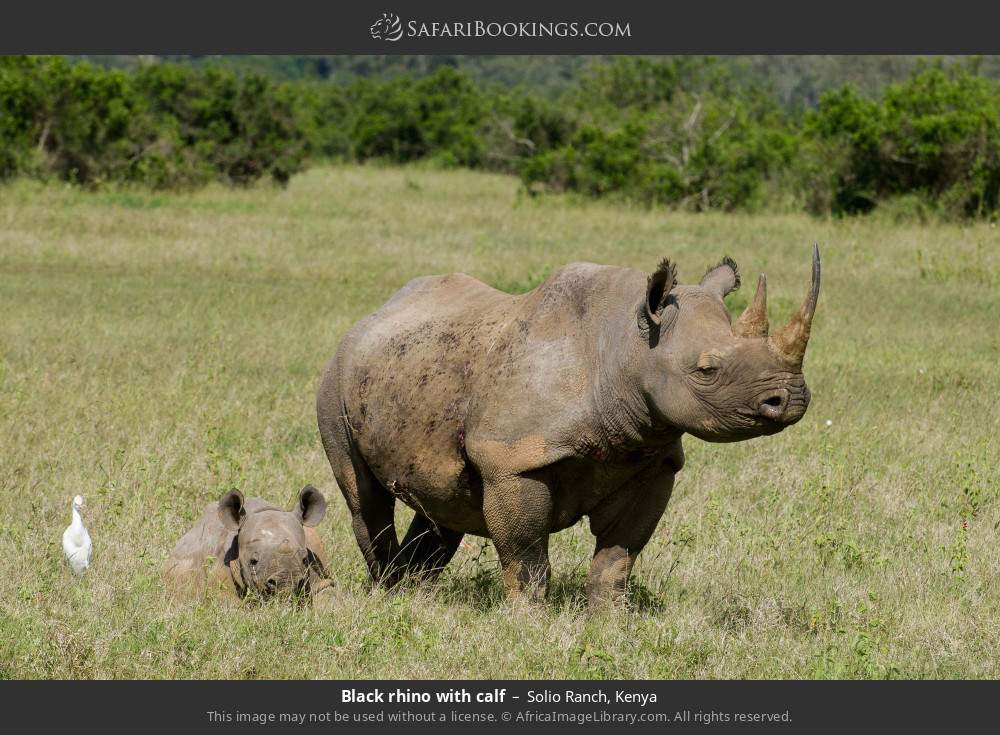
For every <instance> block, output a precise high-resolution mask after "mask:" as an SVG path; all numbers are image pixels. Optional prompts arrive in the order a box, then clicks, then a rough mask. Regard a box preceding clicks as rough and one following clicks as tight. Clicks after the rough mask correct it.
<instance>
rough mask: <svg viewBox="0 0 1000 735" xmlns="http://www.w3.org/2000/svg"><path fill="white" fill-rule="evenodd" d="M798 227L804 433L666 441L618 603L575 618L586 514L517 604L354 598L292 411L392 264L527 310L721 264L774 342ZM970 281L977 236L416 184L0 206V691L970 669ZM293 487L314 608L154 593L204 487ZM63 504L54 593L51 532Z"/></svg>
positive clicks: (976, 388)
mask: <svg viewBox="0 0 1000 735" xmlns="http://www.w3.org/2000/svg"><path fill="white" fill-rule="evenodd" d="M813 240H818V241H819V242H820V243H821V246H822V248H823V258H824V274H823V277H824V281H823V293H822V296H821V299H820V305H819V309H818V312H817V317H816V322H815V325H814V337H813V341H812V344H811V345H810V352H809V355H808V356H807V364H806V376H807V379H808V381H809V384H810V387H811V388H812V390H813V393H814V402H813V405H812V407H811V408H810V411H809V413H808V414H807V416H806V418H805V419H804V420H803V421H802V422H801V423H800V424H798V425H797V426H795V427H793V428H792V429H790V430H788V431H786V432H785V433H783V434H781V435H778V436H776V437H771V438H764V439H760V440H755V441H752V442H747V443H742V444H733V445H708V444H704V443H702V442H699V441H698V440H694V439H689V440H688V441H687V444H686V449H687V451H688V464H687V467H686V468H685V469H684V471H683V472H682V473H681V475H680V476H679V479H678V483H677V489H676V491H675V495H674V499H673V500H672V502H671V504H670V506H669V508H668V510H667V514H666V515H665V516H664V518H663V520H662V522H661V524H660V527H659V528H658V529H657V532H656V534H655V537H654V540H653V541H652V543H651V544H650V545H649V547H647V549H646V551H645V552H644V555H643V557H642V558H641V560H640V563H639V567H638V570H637V573H636V575H635V577H634V584H633V586H632V589H631V592H630V597H629V609H628V610H627V611H625V612H623V613H621V614H616V615H610V616H607V617H602V618H597V619H593V620H588V617H587V615H586V611H585V609H584V607H583V600H582V597H583V590H582V584H583V574H584V571H585V570H586V565H587V562H588V557H589V554H590V551H591V540H590V537H589V534H588V532H587V529H586V528H585V526H583V525H581V526H579V527H576V528H574V529H572V530H570V531H567V532H564V533H562V534H559V535H558V536H556V537H555V539H554V543H553V563H554V568H555V575H556V576H555V580H554V585H553V589H552V591H551V594H550V599H549V601H548V603H547V605H546V606H545V607H543V608H532V609H525V608H521V607H512V606H511V605H510V604H509V603H507V602H505V601H504V600H503V599H502V595H501V594H500V584H499V579H498V575H497V572H496V558H495V556H494V555H493V553H492V549H491V548H490V547H489V545H488V544H485V543H483V542H482V541H481V540H478V539H471V538H470V539H469V543H468V544H467V546H466V547H465V548H463V549H462V551H461V552H460V553H459V555H458V557H457V558H456V559H455V561H454V562H453V564H452V566H451V567H450V568H449V570H448V572H447V573H446V574H445V576H444V578H443V579H442V582H441V584H440V586H439V587H438V588H436V589H408V590H403V591H401V592H399V593H398V594H393V595H385V594H382V593H374V594H369V593H368V592H367V590H366V587H365V584H364V573H363V567H362V562H361V557H360V554H359V553H358V551H357V548H356V546H355V543H354V540H353V537H352V535H351V532H350V529H349V525H348V522H347V515H346V513H345V511H344V509H343V507H342V503H341V500H340V497H339V493H338V491H337V490H336V486H335V484H334V482H333V479H332V475H331V473H330V470H329V467H328V466H327V464H326V460H325V458H324V456H323V453H322V450H321V448H320V445H319V439H318V433H317V431H316V428H315V417H314V410H313V395H314V390H315V385H316V381H317V379H318V376H319V372H320V370H321V368H322V366H323V364H324V362H325V361H326V360H327V358H328V357H329V356H330V355H331V354H332V352H333V350H334V348H335V346H336V344H337V340H338V338H339V337H340V335H341V334H342V333H343V332H344V331H345V330H346V329H347V327H348V326H349V325H350V324H351V323H353V322H354V321H355V320H356V319H358V318H359V317H361V316H363V315H364V314H366V313H368V312H370V311H371V310H373V309H374V308H376V307H377V306H378V305H379V304H380V303H381V302H382V301H384V300H385V299H386V298H387V297H388V296H389V295H390V294H391V293H392V292H393V291H394V290H395V289H397V288H398V287H399V286H401V285H402V284H403V283H404V282H405V281H407V280H408V279H409V278H411V277H413V276H416V275H421V274H428V273H440V272H447V271H464V272H467V273H470V274H472V275H475V276H477V277H479V278H482V279H484V280H486V281H487V282H490V283H493V284H495V285H497V286H499V287H502V288H505V289H508V290H526V289H528V288H530V287H532V286H534V285H535V284H537V283H538V282H539V281H540V279H541V278H542V277H543V276H544V275H545V274H546V273H548V272H549V270H551V269H552V268H554V267H558V266H559V265H562V264H564V263H566V262H569V261H573V260H592V261H597V262H605V263H615V264H622V265H631V266H636V267H641V268H647V269H648V268H650V267H652V266H653V265H654V264H655V263H656V262H657V261H658V260H659V259H660V258H661V257H663V256H664V255H669V256H670V257H671V258H672V259H674V260H676V261H677V262H678V263H679V265H680V277H681V280H682V281H683V280H685V279H694V278H697V277H698V276H700V275H701V273H702V272H703V270H704V269H705V267H706V266H707V265H709V264H711V263H714V262H717V261H718V260H719V258H720V257H721V255H722V254H724V253H728V254H730V255H732V256H733V257H735V259H736V260H737V261H738V262H739V263H740V264H741V266H742V267H743V270H744V273H745V274H748V276H749V275H752V274H755V273H756V272H757V271H758V270H766V272H767V274H768V277H769V282H770V286H771V293H772V310H771V317H772V321H776V320H779V319H783V318H784V317H786V316H787V315H788V313H789V312H790V311H791V309H792V308H793V307H794V306H795V305H797V304H798V302H799V300H800V299H801V297H802V294H803V293H804V290H805V288H806V285H807V272H808V265H809V245H810V243H811V242H812V241H813ZM745 280H747V281H750V282H752V278H747V279H745ZM998 289H1000V233H998V230H997V229H995V228H993V227H991V226H989V225H985V224H980V225H974V226H969V227H961V226H954V225H920V224H916V223H909V224H894V223H892V222H889V221H886V220H873V219H867V220H846V221H830V222H823V221H817V220H813V219H809V218H807V217H805V216H799V215H787V216H786V215H775V216H743V215H687V214H675V213H671V212H665V211H656V210H654V211H649V210H644V209H633V208H628V207H623V206H614V205H609V204H600V203H587V204H581V203H579V202H574V201H571V200H567V199H559V198H552V199H544V200H533V199H530V198H526V197H522V196H521V195H519V193H518V185H517V183H516V181H514V180H513V179H509V178H505V177H500V176H491V175H482V174H475V173H468V172H437V171H430V170H423V169H378V168H361V167H345V168H321V169H315V170H313V171H310V172H308V173H306V174H303V175H301V176H299V177H297V178H295V179H294V180H293V181H292V183H291V186H290V187H289V188H288V189H287V190H283V191H282V190H276V189H271V188H267V187H260V188H256V189H252V190H245V191H242V190H238V191H233V190H227V189H222V188H215V187H213V188H209V189H206V190H203V191H200V192H197V193H192V194H162V195H161V194H149V193H135V192H104V193H86V192H82V191H79V190H76V189H69V188H64V187H61V186H56V185H50V186H41V185H37V184H32V183H27V182H19V183H16V184H14V185H11V186H7V187H4V188H0V503H2V511H0V677H88V678H89V677H141V678H158V677H228V678H240V677H269V678H271V677H274V678H280V677H514V678H520V677H588V676H595V677H635V678H646V677H649V678H657V677H884V676H899V677H998V676H1000V663H998V656H997V651H998V650H1000V622H998V621H1000V589H998V585H1000V582H998V580H1000V551H998V550H1000V544H998V543H997V534H998V525H1000V502H998V495H1000V480H998V476H997V457H998V456H1000V452H998V449H1000V439H998V435H1000V407H998V400H997V398H998V395H1000V369H998V363H1000V330H998V327H997V324H998V323H1000V290H998ZM748 290H749V289H744V290H743V291H741V292H740V293H738V294H736V295H735V296H734V297H732V298H731V307H732V308H733V309H734V310H735V309H739V308H741V307H742V305H743V304H744V303H745V301H746V299H747V298H748V293H747V291H748ZM828 420H829V421H831V422H832V424H831V425H830V426H827V425H826V422H827V421H828ZM307 482H311V483H314V484H316V485H317V486H318V487H320V488H321V489H322V490H323V491H324V492H325V493H326V494H327V496H328V497H329V499H330V500H331V504H330V512H329V514H328V517H327V520H325V521H324V522H323V524H322V525H321V527H320V530H321V533H322V535H323V537H324V539H325V540H326V542H327V544H328V547H329V550H330V556H331V570H332V573H333V576H334V579H335V580H336V583H337V586H338V591H337V596H336V599H335V600H334V601H333V603H332V604H331V605H330V606H329V609H327V610H324V611H315V610H314V611H300V610H295V609H292V608H290V607H287V606H284V605H280V604H267V605H264V606H262V607H255V608H248V609H244V608H241V607H240V606H238V605H235V604H224V603H222V602H220V601H218V600H212V599H205V600H193V601H190V602H174V601H172V600H171V599H170V598H169V597H167V596H165V595H164V594H163V593H162V590H161V587H160V582H159V578H158V567H159V564H160V562H161V561H162V559H163V558H164V557H165V555H166V554H167V552H168V550H169V548H170V547H171V546H172V544H173V542H174V541H175V540H176V539H177V537H178V536H179V535H180V534H181V533H183V531H184V530H186V528H187V527H188V526H189V525H190V524H191V523H192V522H193V519H194V518H195V516H196V514H197V513H198V511H199V509H200V508H201V507H202V506H203V504H204V503H205V502H206V501H208V500H210V499H214V498H216V497H218V496H219V495H220V494H221V493H222V492H223V491H224V490H226V489H228V488H231V487H234V486H235V487H239V488H240V489H242V490H243V491H244V492H245V493H248V494H255V495H263V496H264V497H266V498H268V499H272V500H274V501H277V502H281V503H286V504H288V503H291V501H292V499H293V498H294V496H295V494H296V492H297V491H298V489H299V488H300V487H301V486H302V485H303V484H305V483H307ZM76 493H81V494H83V495H85V496H86V498H87V502H88V507H87V514H86V521H87V524H88V526H89V528H90V531H91V534H92V536H93V538H94V544H95V552H94V561H93V565H92V567H91V571H90V573H89V574H88V575H87V576H86V577H85V578H84V579H83V580H75V579H73V578H71V576H70V575H69V573H68V571H67V570H66V568H65V564H64V562H63V559H62V552H61V548H60V545H59V538H60V534H61V533H62V529H63V528H64V527H65V526H66V524H67V523H68V522H69V503H70V498H71V497H72V496H73V495H74V494H76ZM405 520H406V519H402V518H401V519H400V523H401V524H403V523H404V522H405Z"/></svg>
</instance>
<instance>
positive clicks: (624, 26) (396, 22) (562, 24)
mask: <svg viewBox="0 0 1000 735" xmlns="http://www.w3.org/2000/svg"><path fill="white" fill-rule="evenodd" d="M369 31H370V32H371V34H372V38H374V39H375V40H376V41H398V40H399V39H401V38H403V36H406V37H407V38H631V37H632V29H631V27H630V26H629V24H628V23H626V22H622V21H587V22H583V21H575V20H565V21H563V20H558V21H517V22H514V21H511V22H504V23H498V22H494V21H490V22H486V21H482V20H467V21H450V22H438V21H430V22H422V21H417V20H410V21H407V22H406V24H405V25H404V24H403V22H402V21H401V20H400V19H399V16H398V15H396V14H395V13H382V17H381V18H379V19H378V20H377V21H375V22H374V23H372V25H371V28H369Z"/></svg>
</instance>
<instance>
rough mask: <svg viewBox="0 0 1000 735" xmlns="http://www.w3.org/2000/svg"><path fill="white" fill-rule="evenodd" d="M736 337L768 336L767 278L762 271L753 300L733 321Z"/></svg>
mask: <svg viewBox="0 0 1000 735" xmlns="http://www.w3.org/2000/svg"><path fill="white" fill-rule="evenodd" d="M733 336H735V337H766V336H767V279H766V278H765V277H764V274H763V273H761V274H760V277H759V278H757V291H756V293H754V295H753V301H751V302H750V303H749V304H747V308H745V309H744V310H743V313H742V314H740V318H739V319H737V320H736V321H735V322H734V323H733Z"/></svg>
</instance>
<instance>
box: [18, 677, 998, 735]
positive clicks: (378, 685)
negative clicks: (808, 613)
mask: <svg viewBox="0 0 1000 735" xmlns="http://www.w3.org/2000/svg"><path fill="white" fill-rule="evenodd" d="M998 694H1000V682H899V681H896V682H857V681H845V682H762V681H757V682H735V681H717V682H694V681H622V682H581V681H561V682H556V681H328V682H295V681H275V682H266V681H256V682H94V681H80V682H5V683H2V684H0V701H2V702H3V710H4V712H3V714H4V723H5V725H6V726H7V727H8V728H13V729H10V730H9V731H10V732H23V731H25V730H26V729H27V728H28V727H32V728H41V729H42V731H44V732H54V731H58V730H65V731H84V732H92V731H99V732H106V733H118V732H135V731H149V732H154V733H155V732H170V733H174V734H176V733H178V732H184V733H191V732H198V733H204V732H220V733H221V732H234V731H265V732H300V731H310V732H319V731H324V730H330V729H331V728H332V729H345V730H349V731H351V732H380V731H383V730H387V729H391V730H393V731H395V732H411V731H415V732H422V731H425V730H430V729H433V730H434V731H436V732H440V731H451V732H459V731H461V732H467V731H470V730H472V729H473V728H475V730H476V731H482V732H542V731H544V732H552V731H570V730H579V729H581V728H584V729H591V730H592V729H596V728H600V729H608V730H609V731H615V732H620V731H622V730H624V729H633V728H638V729H642V730H645V731H650V730H658V731H702V730H716V731H718V730H725V731H745V730H760V729H766V730H768V731H778V732H810V733H838V735H841V734H842V733H844V732H856V731H859V732H874V731H878V732H905V731H913V730H915V731H918V732H924V731H927V732H984V731H987V730H988V731H991V732H992V731H995V728H996V714H995V702H996V701H997V700H996V699H994V697H996V696H997V695H998Z"/></svg>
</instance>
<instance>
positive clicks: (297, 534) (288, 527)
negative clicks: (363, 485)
mask: <svg viewBox="0 0 1000 735" xmlns="http://www.w3.org/2000/svg"><path fill="white" fill-rule="evenodd" d="M325 514H326V499H325V498H324V497H323V494H322V493H320V491H319V490H317V489H316V488H314V487H312V486H311V485H306V486H305V487H304V488H303V489H302V492H300V493H299V499H298V503H297V504H296V506H295V507H294V508H293V509H292V510H290V511H286V510H282V509H281V508H278V507H276V506H274V505H271V504H270V503H267V502H265V501H264V500H262V499H261V498H250V499H249V500H244V499H243V495H242V493H240V492H239V491H238V490H233V491H231V492H229V493H226V495H224V496H223V497H222V499H221V500H220V501H219V502H218V503H211V504H209V505H208V506H207V507H206V508H205V512H204V513H203V514H202V516H201V519H200V520H199V521H198V522H197V523H196V524H195V526H194V528H192V529H191V530H190V531H188V532H187V533H186V534H184V535H183V536H182V537H181V539H180V540H179V541H178V542H177V545H176V546H174V550H173V552H172V553H171V554H170V556H169V557H168V558H167V560H166V562H164V565H163V577H164V581H165V583H166V585H167V586H168V588H170V589H172V590H174V591H177V592H198V591H202V590H204V589H207V588H210V587H215V586H218V587H221V588H223V589H226V590H229V591H231V592H233V593H235V594H236V595H238V596H239V597H241V598H242V597H245V596H246V595H247V594H248V593H255V594H257V595H259V596H263V597H266V596H270V595H274V594H276V593H281V592H284V593H294V594H298V593H306V594H312V595H314V594H316V593H317V592H319V591H320V590H322V589H325V588H326V587H328V586H329V581H328V580H327V579H326V576H327V575H326V570H325V563H324V556H325V554H324V551H323V545H322V543H321V541H320V538H319V534H317V533H316V530H315V526H316V525H317V524H318V523H319V522H320V521H321V520H323V516H324V515H325Z"/></svg>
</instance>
